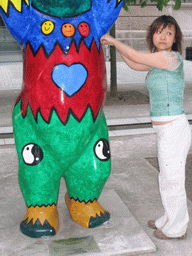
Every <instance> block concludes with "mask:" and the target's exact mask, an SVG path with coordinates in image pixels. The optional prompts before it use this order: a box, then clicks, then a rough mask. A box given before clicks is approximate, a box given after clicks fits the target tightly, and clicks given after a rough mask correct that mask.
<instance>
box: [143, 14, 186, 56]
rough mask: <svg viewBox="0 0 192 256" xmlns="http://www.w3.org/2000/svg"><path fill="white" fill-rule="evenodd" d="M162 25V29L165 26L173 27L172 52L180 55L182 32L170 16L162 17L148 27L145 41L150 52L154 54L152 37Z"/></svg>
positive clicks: (154, 48)
mask: <svg viewBox="0 0 192 256" xmlns="http://www.w3.org/2000/svg"><path fill="white" fill-rule="evenodd" d="M162 25H163V29H165V28H166V27H167V26H171V25H173V26H175V43H173V46H172V50H173V51H176V52H180V53H182V45H181V42H182V32H181V29H180V27H179V25H178V23H177V21H176V20H175V19H174V18H173V17H172V16H169V15H168V16H167V15H162V16H160V17H158V18H157V19H156V20H154V21H153V23H152V24H151V25H150V26H149V29H148V32H147V37H146V41H147V44H148V47H149V50H150V52H156V51H157V49H156V47H155V46H154V44H153V35H154V34H155V32H157V31H158V30H159V29H160V27H161V26H162Z"/></svg>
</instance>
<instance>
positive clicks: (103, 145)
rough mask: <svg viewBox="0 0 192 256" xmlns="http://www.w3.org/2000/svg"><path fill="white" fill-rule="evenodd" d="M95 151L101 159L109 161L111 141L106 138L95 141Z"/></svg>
mask: <svg viewBox="0 0 192 256" xmlns="http://www.w3.org/2000/svg"><path fill="white" fill-rule="evenodd" d="M94 153H95V155H96V157H97V158H98V159H99V160H101V161H107V160H109V158H110V149H109V142H108V141H107V140H106V139H100V140H98V141H97V142H96V143H95V146H94Z"/></svg>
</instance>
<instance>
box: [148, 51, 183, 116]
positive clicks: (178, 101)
mask: <svg viewBox="0 0 192 256" xmlns="http://www.w3.org/2000/svg"><path fill="white" fill-rule="evenodd" d="M167 53H168V52H167ZM167 53H166V52H165V54H167ZM172 53H174V54H172V55H173V57H174V56H175V57H176V59H177V61H178V65H177V66H176V68H174V69H171V67H169V64H170V63H171V62H170V60H169V61H168V69H159V68H151V69H150V70H149V72H148V74H147V76H146V85H147V88H148V90H149V95H150V106H151V113H150V116H151V117H157V116H174V115H182V114H184V109H183V93H184V70H183V59H182V56H181V54H180V53H179V52H172ZM169 59H170V57H169ZM172 60H173V61H174V63H175V58H173V59H172Z"/></svg>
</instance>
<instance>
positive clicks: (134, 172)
mask: <svg viewBox="0 0 192 256" xmlns="http://www.w3.org/2000/svg"><path fill="white" fill-rule="evenodd" d="M128 86H129V89H127V88H128ZM118 88H119V97H117V98H111V97H110V96H109V93H108V97H107V100H106V105H105V107H104V111H105V115H106V118H107V122H108V124H109V125H113V124H142V125H144V123H146V122H149V120H150V119H149V111H150V109H149V104H148V95H147V91H146V88H145V87H144V86H143V85H142V84H129V85H127V84H119V85H118ZM191 92H192V84H191V83H187V85H186V90H185V102H184V107H185V111H186V114H187V115H188V118H189V119H192V118H191V117H192V115H191V114H192V111H191V109H192V100H191V98H192V97H191ZM17 94H18V91H17V90H16V91H12V93H10V91H9V92H6V91H4V92H0V113H1V117H2V116H3V118H1V119H0V120H1V121H0V128H1V129H4V127H11V125H12V124H11V113H12V108H13V105H14V101H15V98H16V96H17ZM2 103H3V104H2ZM0 131H2V130H0ZM109 135H110V145H111V154H112V172H111V176H110V178H109V179H108V181H107V183H106V186H105V190H106V191H110V190H115V192H116V193H117V195H118V196H119V197H120V199H121V200H122V201H123V203H124V204H125V206H126V207H127V209H129V211H130V212H131V214H132V215H133V216H134V218H135V219H136V220H137V221H138V223H139V225H140V227H141V228H142V229H143V230H144V232H145V233H146V234H147V236H148V237H149V238H150V239H151V241H152V242H153V243H154V245H155V246H156V247H157V250H156V252H150V253H146V252H145V253H143V254H140V253H139V254H138V255H146V256H147V255H152V256H155V255H157V256H162V255H163V256H183V255H184V256H188V255H192V225H191V221H190V223H189V227H188V236H187V239H186V240H183V241H179V240H172V241H171V240H170V241H160V240H158V239H156V238H155V237H154V236H153V231H152V230H151V229H149V228H148V227H147V225H146V223H147V221H148V220H149V219H156V218H158V217H159V216H160V215H161V214H162V213H163V208H162V205H161V200H160V196H159V191H158V170H157V169H158V165H157V161H156V156H157V152H156V135H155V133H154V131H153V129H152V128H141V129H129V130H126V129H124V130H123V129H121V128H120V129H118V130H117V131H113V130H110V132H109ZM0 141H1V139H0ZM191 155H192V148H191V149H190V152H189V158H188V162H187V179H186V184H187V191H188V208H189V215H190V219H192V202H191V187H192V186H191V176H192V174H191V169H192V168H191ZM17 173H18V160H17V155H16V150H15V145H14V144H13V141H12V142H11V143H7V144H5V143H2V144H1V143H0V187H1V189H0V204H1V210H0V217H1V218H0V219H1V221H0V230H1V232H0V256H24V255H35V256H45V255H50V254H49V252H48V250H47V249H46V250H44V249H43V248H44V247H43V246H44V245H45V244H46V243H47V240H44V239H37V240H34V239H29V238H27V237H25V236H23V235H22V234H21V233H20V232H19V223H20V221H21V219H22V216H23V214H24V211H25V210H24V208H25V206H24V202H23V199H22V195H21V192H20V189H19V185H18V181H17V175H18V174H17ZM61 185H62V186H61V191H60V198H61V202H62V205H61V207H60V209H61V210H62V209H63V210H62V213H61V217H62V220H63V222H64V218H65V219H66V217H65V216H67V219H68V218H69V216H68V213H67V210H66V208H64V205H63V201H62V200H63V196H64V192H65V187H64V183H61ZM5 206H6V207H5ZM69 222H70V225H69V227H71V229H67V230H66V229H65V227H66V226H65V225H64V224H62V226H61V229H60V231H59V234H58V236H57V237H56V238H57V239H63V238H66V237H70V235H71V236H72V237H74V236H75V232H76V230H78V232H79V230H80V229H81V228H80V229H79V227H78V228H77V227H76V226H74V224H73V223H72V221H71V220H69ZM109 224H110V225H112V224H113V223H110V222H109ZM73 228H74V229H73ZM109 230H110V229H109ZM95 232H96V233H97V232H98V231H97V230H96V231H95ZM105 232H106V231H105ZM83 234H86V232H84V231H82V230H81V235H83ZM92 234H93V236H94V232H93V233H92ZM111 239H112V240H113V239H114V237H113V235H111ZM135 239H137V237H136V238H135ZM43 250H44V251H43ZM26 252H27V253H26ZM88 255H89V256H93V255H94V254H88ZM118 255H120V254H118ZM124 255H126V256H127V255H130V254H127V253H126V254H124Z"/></svg>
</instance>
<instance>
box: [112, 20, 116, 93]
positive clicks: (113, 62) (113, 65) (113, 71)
mask: <svg viewBox="0 0 192 256" xmlns="http://www.w3.org/2000/svg"><path fill="white" fill-rule="evenodd" d="M110 35H111V36H112V37H115V24H114V25H113V27H112V28H111V30H110ZM110 56H111V59H110V63H111V69H110V73H111V84H110V96H111V97H116V96H117V66H116V49H115V47H114V46H110Z"/></svg>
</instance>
